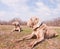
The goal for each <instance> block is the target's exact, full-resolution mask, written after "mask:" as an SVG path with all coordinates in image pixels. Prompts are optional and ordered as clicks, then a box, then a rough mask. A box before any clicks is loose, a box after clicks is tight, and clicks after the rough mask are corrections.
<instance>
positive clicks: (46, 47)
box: [0, 25, 60, 49]
mask: <svg viewBox="0 0 60 49" xmlns="http://www.w3.org/2000/svg"><path fill="white" fill-rule="evenodd" d="M13 27H14V26H11V25H0V49H29V48H28V43H30V42H32V41H33V40H35V39H31V40H25V41H21V42H19V43H14V42H13V41H15V40H17V39H20V38H21V37H23V36H26V35H28V34H30V33H31V32H32V30H31V29H30V28H28V27H26V26H22V32H11V30H12V28H13ZM52 29H55V30H56V31H57V33H58V34H59V36H58V37H55V38H52V39H46V40H45V41H43V42H42V43H39V44H38V45H37V46H35V47H34V48H35V49H60V28H58V27H55V28H54V27H52ZM12 40H13V41H12Z"/></svg>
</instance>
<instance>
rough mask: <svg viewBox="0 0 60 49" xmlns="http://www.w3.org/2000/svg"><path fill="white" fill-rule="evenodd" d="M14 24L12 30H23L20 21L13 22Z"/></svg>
mask: <svg viewBox="0 0 60 49" xmlns="http://www.w3.org/2000/svg"><path fill="white" fill-rule="evenodd" d="M12 24H13V25H14V28H13V30H12V32H13V31H19V32H21V27H20V24H19V22H18V21H15V22H13V23H12Z"/></svg>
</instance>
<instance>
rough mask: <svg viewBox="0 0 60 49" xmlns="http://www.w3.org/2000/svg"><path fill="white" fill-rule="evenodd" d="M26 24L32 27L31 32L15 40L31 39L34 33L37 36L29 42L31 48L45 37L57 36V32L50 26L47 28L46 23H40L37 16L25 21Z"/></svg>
mask: <svg viewBox="0 0 60 49" xmlns="http://www.w3.org/2000/svg"><path fill="white" fill-rule="evenodd" d="M27 26H29V27H31V28H32V29H33V32H32V33H31V34H30V35H27V36H24V37H22V38H21V39H19V40H17V41H16V42H19V41H22V40H24V39H31V38H32V37H33V36H34V35H35V36H36V37H37V38H36V39H37V40H35V41H33V42H31V43H30V44H29V46H30V47H31V48H33V47H34V45H36V44H37V43H39V42H41V41H43V40H44V39H45V38H51V37H54V36H57V35H58V34H57V33H56V32H55V31H54V30H53V29H51V28H49V27H48V26H47V25H46V24H44V23H41V22H40V20H39V18H37V17H32V18H30V19H29V21H28V22H27Z"/></svg>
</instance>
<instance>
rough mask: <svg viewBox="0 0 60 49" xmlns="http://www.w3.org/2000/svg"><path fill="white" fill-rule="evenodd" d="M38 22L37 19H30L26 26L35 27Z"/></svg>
mask: <svg viewBox="0 0 60 49" xmlns="http://www.w3.org/2000/svg"><path fill="white" fill-rule="evenodd" d="M38 22H39V18H37V17H31V18H30V19H29V20H28V22H27V26H29V27H31V28H33V26H34V25H36V24H37V23H38Z"/></svg>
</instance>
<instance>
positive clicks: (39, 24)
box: [33, 22, 43, 30]
mask: <svg viewBox="0 0 60 49" xmlns="http://www.w3.org/2000/svg"><path fill="white" fill-rule="evenodd" d="M41 25H43V22H38V23H37V24H36V25H34V26H33V30H37V29H38V28H40V26H41Z"/></svg>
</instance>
